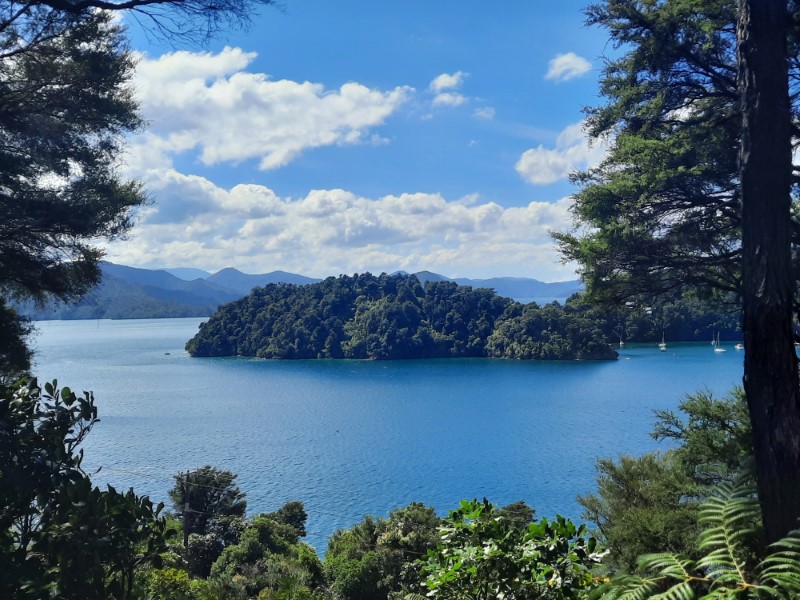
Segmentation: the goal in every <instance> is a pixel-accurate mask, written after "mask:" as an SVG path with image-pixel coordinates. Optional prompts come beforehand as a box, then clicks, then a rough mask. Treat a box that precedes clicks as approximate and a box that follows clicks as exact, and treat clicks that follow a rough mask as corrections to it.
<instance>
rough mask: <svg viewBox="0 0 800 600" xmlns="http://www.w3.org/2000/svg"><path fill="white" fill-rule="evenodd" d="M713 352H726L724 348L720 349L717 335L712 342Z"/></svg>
mask: <svg viewBox="0 0 800 600" xmlns="http://www.w3.org/2000/svg"><path fill="white" fill-rule="evenodd" d="M714 352H727V350H725V348H720V345H719V333H717V338H716V339H715V340H714Z"/></svg>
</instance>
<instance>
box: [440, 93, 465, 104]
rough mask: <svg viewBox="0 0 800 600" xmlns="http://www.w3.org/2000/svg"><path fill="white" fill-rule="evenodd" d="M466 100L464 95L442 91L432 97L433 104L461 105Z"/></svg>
mask: <svg viewBox="0 0 800 600" xmlns="http://www.w3.org/2000/svg"><path fill="white" fill-rule="evenodd" d="M466 102H467V98H466V96H463V95H461V94H456V93H453V92H442V93H441V94H436V97H434V99H433V105H434V106H461V105H462V104H465V103H466Z"/></svg>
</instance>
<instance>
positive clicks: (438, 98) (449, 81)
mask: <svg viewBox="0 0 800 600" xmlns="http://www.w3.org/2000/svg"><path fill="white" fill-rule="evenodd" d="M468 75H469V73H464V72H463V71H456V72H455V73H442V74H441V75H438V76H437V77H435V78H434V79H433V81H431V82H430V84H429V85H428V89H429V90H430V91H432V92H433V93H434V94H435V95H434V97H433V106H434V107H441V106H449V107H455V106H461V105H462V104H466V103H467V102H468V100H469V99H468V98H467V97H466V96H464V95H463V94H460V93H459V92H457V91H455V90H458V89H459V88H461V85H462V84H463V83H464V79H465V78H466V77H467V76H468ZM448 90H449V91H448Z"/></svg>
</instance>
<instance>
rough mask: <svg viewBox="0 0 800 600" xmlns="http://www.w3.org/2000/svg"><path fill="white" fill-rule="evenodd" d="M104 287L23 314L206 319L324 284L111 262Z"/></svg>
mask: <svg viewBox="0 0 800 600" xmlns="http://www.w3.org/2000/svg"><path fill="white" fill-rule="evenodd" d="M101 269H102V273H103V278H102V281H101V282H100V285H98V286H97V287H96V288H94V289H93V290H92V291H91V292H89V293H88V294H87V295H86V297H84V298H83V299H82V300H81V301H79V302H76V303H72V304H64V303H61V302H50V303H48V304H47V305H45V306H43V307H37V306H35V305H33V304H32V303H22V304H20V305H18V308H19V310H20V312H21V313H22V314H24V315H26V316H28V317H30V318H32V319H34V320H43V319H153V318H160V317H206V316H209V315H211V314H212V313H213V312H214V311H215V310H216V309H217V307H219V306H220V305H221V304H225V303H226V302H231V301H233V300H238V299H239V298H242V297H243V296H246V295H247V294H249V293H250V291H251V290H252V289H253V288H254V287H260V286H265V285H268V284H270V283H291V284H296V285H303V284H307V283H315V282H317V281H320V280H319V279H314V278H312V277H305V276H303V275H297V274H295V273H287V272H285V271H272V272H271V273H263V274H259V275H249V274H247V273H242V272H241V271H238V270H237V269H233V268H227V269H222V270H221V271H218V272H216V273H213V274H211V273H208V272H207V271H203V270H201V269H187V268H174V269H159V270H152V269H139V268H135V267H127V266H125V265H118V264H114V263H111V262H103V263H102V264H101ZM414 275H416V276H417V278H418V279H419V280H420V281H421V282H422V283H425V282H428V281H454V282H455V283H458V284H460V285H468V286H471V287H474V288H493V289H494V290H495V291H496V292H497V293H498V294H500V295H501V296H507V297H509V298H515V299H518V300H520V301H524V302H529V301H531V300H537V301H540V302H542V301H547V302H549V301H551V300H554V299H560V300H562V301H563V300H564V299H566V298H567V297H569V296H571V295H572V294H574V293H576V292H578V291H580V290H581V289H582V284H581V283H580V281H577V280H573V281H562V282H556V283H545V282H543V281H539V280H537V279H529V278H522V277H495V278H491V279H464V278H459V279H450V278H448V277H445V276H443V275H438V274H436V273H431V272H430V271H420V272H418V273H414Z"/></svg>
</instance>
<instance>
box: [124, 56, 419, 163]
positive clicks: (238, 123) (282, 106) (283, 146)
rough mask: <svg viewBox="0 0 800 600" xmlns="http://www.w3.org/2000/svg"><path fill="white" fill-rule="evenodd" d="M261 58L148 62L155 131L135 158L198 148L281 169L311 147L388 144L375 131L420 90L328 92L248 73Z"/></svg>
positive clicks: (147, 102)
mask: <svg viewBox="0 0 800 600" xmlns="http://www.w3.org/2000/svg"><path fill="white" fill-rule="evenodd" d="M255 57H256V55H255V54H254V53H249V52H244V51H243V50H241V49H239V48H225V49H224V50H222V51H221V52H219V53H218V54H212V53H196V52H185V51H181V52H173V53H170V54H165V55H163V56H161V57H159V58H157V59H148V58H147V57H146V56H144V57H142V58H141V60H140V62H139V64H138V66H137V71H136V77H135V81H134V85H135V86H136V89H137V92H138V97H139V100H140V102H141V107H142V113H143V115H144V117H145V119H147V120H148V121H149V122H150V124H151V128H150V131H149V133H148V135H147V136H144V137H140V138H137V139H136V140H134V142H133V145H134V147H133V148H132V150H131V155H132V157H134V159H135V161H138V162H139V163H140V164H139V166H140V167H146V166H147V165H145V164H141V163H142V162H153V159H150V158H147V157H149V156H150V155H151V148H155V149H156V150H155V152H157V153H158V154H159V159H160V160H161V164H165V159H168V157H169V156H171V155H175V154H178V153H182V152H187V151H190V150H195V151H198V152H199V158H200V160H201V161H202V162H203V163H204V164H206V165H213V164H219V163H223V162H234V163H237V162H241V161H244V160H249V159H259V161H260V163H259V166H260V168H261V169H274V168H277V167H281V166H284V165H286V164H287V163H289V162H290V161H292V160H293V159H295V158H296V157H297V156H298V155H299V154H300V153H302V152H303V151H304V150H307V149H310V148H317V147H321V146H330V145H335V144H339V145H341V144H355V143H364V142H366V143H375V142H378V143H383V142H385V140H383V138H381V137H380V136H376V135H375V134H374V133H372V131H371V130H372V128H375V127H378V126H380V125H381V124H383V123H384V122H385V121H386V119H387V118H388V117H389V116H390V115H392V114H393V113H394V112H396V111H397V110H398V109H399V107H400V106H402V105H403V103H405V102H406V101H407V100H408V98H409V97H410V95H411V94H412V93H413V90H412V89H411V88H409V87H396V88H394V89H392V90H388V91H380V90H375V89H370V88H367V87H365V86H363V85H361V84H359V83H354V82H350V83H345V84H344V85H342V86H341V87H340V88H339V89H337V90H327V89H326V88H325V87H324V86H323V85H322V84H319V83H311V82H308V81H306V82H296V81H290V80H279V81H273V80H271V79H269V77H268V76H267V75H265V74H263V73H249V72H247V71H245V70H244V69H245V68H246V67H247V66H248V65H249V64H250V63H251V62H252V61H253V60H254V59H255ZM136 146H140V147H139V148H137V147H136ZM141 146H145V148H141Z"/></svg>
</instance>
